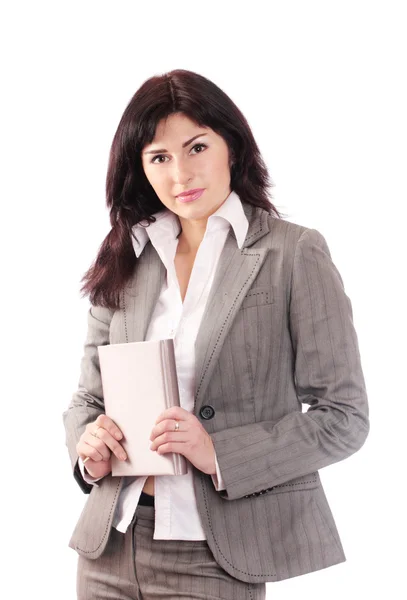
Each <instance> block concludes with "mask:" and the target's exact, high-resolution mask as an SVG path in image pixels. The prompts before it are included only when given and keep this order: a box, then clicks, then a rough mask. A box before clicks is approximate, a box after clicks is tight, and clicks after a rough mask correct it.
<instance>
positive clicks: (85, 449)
mask: <svg viewBox="0 0 407 600" xmlns="http://www.w3.org/2000/svg"><path fill="white" fill-rule="evenodd" d="M78 454H79V456H80V457H81V459H82V460H85V458H86V457H88V458H91V459H92V460H94V461H95V462H100V461H101V460H105V459H104V458H103V454H101V453H100V452H99V451H98V450H97V449H96V448H95V447H94V446H91V445H90V444H87V443H86V442H82V443H81V445H80V447H79V452H78Z"/></svg>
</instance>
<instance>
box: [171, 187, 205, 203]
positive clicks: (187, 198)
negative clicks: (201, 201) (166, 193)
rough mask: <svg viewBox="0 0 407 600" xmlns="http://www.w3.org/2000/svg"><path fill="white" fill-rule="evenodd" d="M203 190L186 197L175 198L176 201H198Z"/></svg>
mask: <svg viewBox="0 0 407 600" xmlns="http://www.w3.org/2000/svg"><path fill="white" fill-rule="evenodd" d="M204 191H205V190H199V191H198V192H195V193H194V194H187V195H186V196H177V200H179V201H180V202H193V201H194V200H198V198H200V197H201V196H202V194H203V193H204Z"/></svg>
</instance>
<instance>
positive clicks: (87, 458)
mask: <svg viewBox="0 0 407 600" xmlns="http://www.w3.org/2000/svg"><path fill="white" fill-rule="evenodd" d="M89 459H90V456H87V457H86V458H85V460H84V461H82V462H83V464H85V462H86V461H87V460H89Z"/></svg>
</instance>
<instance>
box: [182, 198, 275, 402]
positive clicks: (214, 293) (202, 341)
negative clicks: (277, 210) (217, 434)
mask: <svg viewBox="0 0 407 600" xmlns="http://www.w3.org/2000/svg"><path fill="white" fill-rule="evenodd" d="M243 207H244V210H245V213H246V216H247V218H248V219H249V229H248V232H247V235H246V239H245V242H244V244H243V248H242V249H241V250H240V249H239V247H238V246H237V241H236V237H235V235H234V232H233V229H232V227H231V228H230V230H229V234H228V237H227V238H226V242H225V246H224V247H223V250H222V254H221V256H220V258H219V263H218V266H217V270H216V274H215V278H214V281H213V285H212V288H211V292H210V295H209V298H208V302H207V305H206V308H205V312H204V315H203V317H202V322H201V325H200V328H199V331H198V334H197V338H196V342H195V382H196V387H195V407H194V413H195V414H197V413H198V411H199V408H200V406H201V404H202V399H203V398H204V395H205V391H206V388H207V385H208V382H209V381H210V378H211V375H212V371H213V368H214V365H215V364H216V361H217V358H218V356H219V353H220V351H221V349H222V346H223V343H224V341H225V338H226V336H227V334H228V331H229V329H230V327H231V325H232V322H233V319H234V317H235V315H236V313H237V311H238V310H239V308H240V306H241V304H242V302H243V299H244V297H245V295H246V294H247V292H248V291H249V289H250V287H251V286H252V285H253V282H254V280H255V279H256V277H257V274H258V272H259V271H260V269H261V267H262V265H263V262H264V260H265V258H266V255H267V253H268V250H269V249H268V248H250V246H252V244H254V242H256V241H257V240H258V239H260V238H261V237H263V236H264V235H265V234H266V233H268V231H269V225H268V213H267V212H266V211H264V210H262V209H256V208H254V207H252V206H251V205H249V204H246V203H244V204H243Z"/></svg>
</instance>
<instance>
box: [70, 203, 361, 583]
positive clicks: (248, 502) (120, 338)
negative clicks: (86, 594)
mask: <svg viewBox="0 0 407 600" xmlns="http://www.w3.org/2000/svg"><path fill="white" fill-rule="evenodd" d="M245 212H246V215H247V216H248V218H249V222H250V226H249V232H248V235H247V238H246V241H245V243H244V247H243V249H242V250H240V249H239V248H237V246H236V240H235V239H234V236H233V234H230V235H229V236H228V238H227V240H226V243H225V246H224V250H223V252H222V256H221V259H220V262H219V265H218V269H217V273H216V275H215V279H214V282H213V286H212V290H211V295H210V297H209V299H208V303H207V307H206V312H205V314H204V317H203V319H202V326H201V329H200V331H199V333H198V336H197V341H196V397H195V406H194V414H195V415H196V416H197V417H198V418H200V419H201V408H202V406H203V405H206V404H209V405H211V406H212V407H213V409H214V415H213V418H212V419H208V420H205V419H202V420H201V422H202V425H203V426H204V427H205V429H206V431H207V432H208V434H209V435H210V436H211V438H212V441H213V443H214V446H215V451H216V456H217V459H218V462H219V466H220V471H221V473H222V478H223V480H224V482H225V486H226V490H225V491H221V492H217V491H216V490H215V488H214V486H213V482H212V480H211V477H210V476H208V475H206V474H204V473H202V472H200V471H199V470H197V469H194V491H195V497H196V502H197V506H198V510H199V514H200V517H201V521H202V526H203V528H204V531H205V535H206V537H207V540H206V541H207V543H208V546H209V549H210V551H211V553H212V555H213V557H214V559H215V560H216V562H217V563H218V565H219V566H220V567H221V568H222V569H223V570H224V571H225V572H226V573H227V574H228V575H231V576H232V577H233V578H235V579H239V580H240V581H242V582H243V583H244V582H248V583H253V584H257V583H261V582H266V581H279V580H282V579H286V578H289V577H295V576H298V575H302V574H305V573H309V572H312V571H316V570H318V569H323V568H326V567H329V566H331V565H335V564H338V563H341V562H343V561H345V560H346V558H345V554H344V550H343V548H342V545H341V541H340V537H339V533H338V531H337V528H336V524H335V521H334V518H333V515H332V512H331V510H330V507H329V505H328V501H327V499H326V497H325V492H324V489H323V486H322V483H321V480H320V477H319V469H321V468H323V467H326V466H328V465H330V464H333V463H335V462H337V461H339V460H343V459H345V458H347V457H348V456H350V455H351V454H353V453H354V452H356V451H357V450H359V449H360V448H361V447H362V445H363V444H364V442H365V439H366V437H367V435H368V432H369V418H368V402H367V393H366V388H365V382H364V377H363V372H362V366H361V359H360V355H359V350H358V341H357V336H356V332H355V328H354V325H353V315H352V307H351V303H350V300H349V298H348V296H347V295H346V293H345V289H344V286H343V281H342V278H341V276H340V274H339V272H338V270H337V268H336V266H335V264H334V263H333V261H332V259H331V254H330V251H329V248H328V245H327V243H326V241H325V239H324V237H323V236H322V235H321V234H320V233H319V232H318V231H317V230H315V229H308V228H306V227H303V226H300V225H297V224H294V223H290V222H285V221H282V220H279V219H274V218H273V217H271V216H270V215H267V214H266V213H265V211H262V210H260V209H253V210H252V209H251V207H249V206H247V205H245ZM145 251H146V252H145V254H144V253H143V255H142V257H143V256H144V261H142V260H140V264H139V267H138V271H137V273H136V274H135V277H134V279H133V283H134V282H135V283H134V285H132V284H131V285H130V288H129V290H128V292H127V293H126V295H125V305H126V312H127V323H128V326H129V327H128V332H129V335H128V338H127V337H126V328H125V324H124V323H125V320H124V315H123V310H118V311H116V312H115V313H114V315H113V316H112V313H111V311H109V310H107V309H103V308H101V307H92V310H91V312H90V314H89V332H88V338H87V342H86V346H85V356H84V359H83V362H82V369H81V386H80V389H79V390H78V392H76V393H75V394H74V397H73V400H72V402H71V405H70V407H69V408H68V411H66V412H65V413H64V422H65V427H66V431H67V445H68V448H69V452H70V457H71V461H72V466H73V467H75V461H76V452H75V443H76V441H77V440H78V438H79V436H80V434H81V432H82V431H83V429H84V427H85V424H86V422H88V421H89V419H90V415H91V413H92V412H93V411H95V412H96V414H97V411H98V410H100V409H101V406H103V400H102V398H101V397H100V393H101V385H100V374H99V372H98V364H97V356H96V352H95V347H96V345H97V344H102V343H109V342H110V343H122V342H126V341H140V340H142V339H143V335H144V334H145V330H146V326H147V324H148V318H149V317H148V313H149V310H150V309H151V307H152V306H153V305H154V301H155V299H156V295H157V293H158V291H159V289H160V284H161V279H162V271H161V270H160V269H161V264H162V263H161V260H160V258H159V256H158V255H156V254H154V252H153V250H152V249H151V247H150V248H148V247H146V249H145ZM142 257H141V258H142ZM137 282H142V283H143V286H144V287H143V286H141V287H142V289H143V290H148V294H147V296H146V295H144V294H145V293H147V292H144V291H143V294H142V295H141V296H139V295H137V288H140V286H139V285H137ZM136 297H137V301H136ZM148 307H149V308H148ZM305 404H306V405H308V408H307V410H306V411H305V412H304V411H302V408H303V405H305ZM77 481H78V483H79V485H81V487H82V489H84V491H89V490H87V489H86V485H85V484H84V482H83V480H82V481H81V479H80V474H79V475H78V477H77ZM119 488H120V481H119V482H117V481H115V478H112V477H110V476H106V477H105V478H103V480H101V482H100V486H99V487H98V488H94V489H92V491H91V493H90V497H89V499H88V501H87V503H86V505H85V507H84V510H83V513H82V515H81V517H80V519H79V521H78V524H77V526H76V528H75V531H74V533H73V535H72V538H71V541H70V546H71V547H72V548H75V550H76V551H77V552H78V553H79V554H81V555H82V556H83V557H86V558H90V559H92V560H98V559H99V557H100V556H101V555H102V553H103V552H104V549H105V544H106V542H107V539H108V535H107V534H108V533H109V530H110V527H111V514H112V512H113V511H114V509H115V505H116V499H117V492H118V489H119ZM177 552H180V550H179V549H178V547H177ZM174 560H175V558H174ZM145 568H146V569H148V566H146V567H145ZM146 572H147V571H146Z"/></svg>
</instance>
